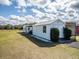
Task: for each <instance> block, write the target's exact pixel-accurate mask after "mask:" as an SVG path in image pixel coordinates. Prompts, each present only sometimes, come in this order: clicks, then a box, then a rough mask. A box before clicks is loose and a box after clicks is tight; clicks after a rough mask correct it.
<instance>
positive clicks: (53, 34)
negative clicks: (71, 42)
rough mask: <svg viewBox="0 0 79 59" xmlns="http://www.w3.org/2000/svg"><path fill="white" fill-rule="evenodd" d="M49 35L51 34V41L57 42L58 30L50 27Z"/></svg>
mask: <svg viewBox="0 0 79 59" xmlns="http://www.w3.org/2000/svg"><path fill="white" fill-rule="evenodd" d="M50 35H51V41H53V42H58V39H59V30H58V29H57V28H52V29H51V33H50Z"/></svg>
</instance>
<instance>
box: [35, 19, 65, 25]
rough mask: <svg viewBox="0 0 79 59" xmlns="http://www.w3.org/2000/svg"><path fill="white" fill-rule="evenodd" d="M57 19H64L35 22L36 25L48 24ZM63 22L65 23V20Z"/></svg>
mask: <svg viewBox="0 0 79 59" xmlns="http://www.w3.org/2000/svg"><path fill="white" fill-rule="evenodd" d="M55 21H61V22H63V21H62V20H60V19H56V20H49V21H44V22H39V23H37V24H35V26H40V25H48V24H51V23H53V22H55ZM63 23H64V22H63Z"/></svg>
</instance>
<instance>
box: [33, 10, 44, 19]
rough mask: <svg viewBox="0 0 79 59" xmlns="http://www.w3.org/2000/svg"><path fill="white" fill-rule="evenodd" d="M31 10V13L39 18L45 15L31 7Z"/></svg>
mask: <svg viewBox="0 0 79 59" xmlns="http://www.w3.org/2000/svg"><path fill="white" fill-rule="evenodd" d="M32 11H33V13H35V14H36V15H35V17H39V18H41V17H43V16H44V15H45V13H43V12H41V11H39V10H37V9H32Z"/></svg>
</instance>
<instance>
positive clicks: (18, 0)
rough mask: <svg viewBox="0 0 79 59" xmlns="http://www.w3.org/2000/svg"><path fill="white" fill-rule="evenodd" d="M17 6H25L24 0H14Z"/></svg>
mask: <svg viewBox="0 0 79 59" xmlns="http://www.w3.org/2000/svg"><path fill="white" fill-rule="evenodd" d="M16 2H17V5H18V8H20V7H26V1H25V0H16Z"/></svg>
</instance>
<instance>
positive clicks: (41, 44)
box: [19, 32, 59, 47]
mask: <svg viewBox="0 0 79 59" xmlns="http://www.w3.org/2000/svg"><path fill="white" fill-rule="evenodd" d="M19 34H20V35H22V36H24V37H26V38H28V39H29V40H30V41H32V42H33V43H34V44H36V45H37V46H39V47H53V46H56V45H57V44H59V43H52V42H45V41H42V40H39V39H36V38H35V37H32V36H31V35H29V34H25V33H23V32H19Z"/></svg>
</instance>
